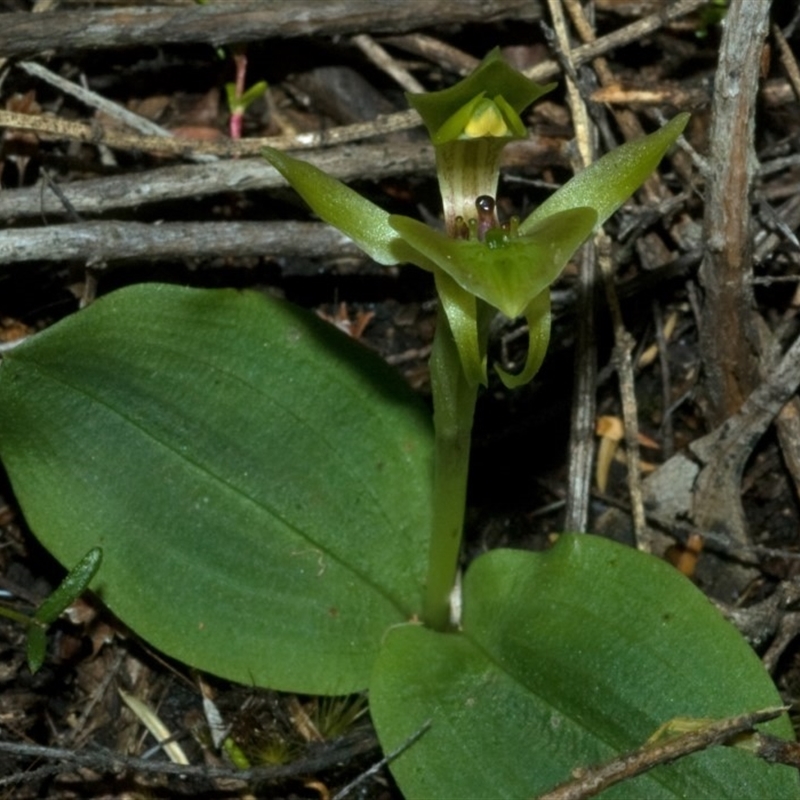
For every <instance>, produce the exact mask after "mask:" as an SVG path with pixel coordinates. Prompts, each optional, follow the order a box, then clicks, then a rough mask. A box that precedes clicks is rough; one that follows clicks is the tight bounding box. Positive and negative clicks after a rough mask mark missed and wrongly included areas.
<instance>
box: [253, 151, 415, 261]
mask: <svg viewBox="0 0 800 800" xmlns="http://www.w3.org/2000/svg"><path fill="white" fill-rule="evenodd" d="M261 154H262V155H263V156H264V158H265V159H266V160H267V161H268V162H269V163H270V164H271V165H272V166H273V167H274V168H275V169H276V170H278V172H280V174H281V175H283V177H284V178H286V180H287V181H288V183H289V185H290V186H291V187H292V188H293V189H294V190H295V191H296V192H297V193H298V194H299V195H300V197H302V198H303V200H305V202H306V203H307V204H308V206H309V208H311V210H312V211H313V212H314V213H315V214H316V215H317V216H319V217H320V218H321V219H323V220H324V221H325V222H327V223H328V224H329V225H333V227H334V228H337V229H338V230H340V231H341V232H342V233H344V234H345V235H346V236H349V237H350V238H351V239H352V240H353V241H354V242H355V243H356V244H357V245H358V246H359V247H360V248H361V249H362V250H363V251H364V252H365V253H366V254H367V255H368V256H369V257H370V258H372V259H374V260H375V261H377V262H378V263H379V264H386V265H390V264H401V263H404V262H410V263H412V264H416V265H417V266H418V267H422V268H423V269H430V267H429V266H428V265H427V264H426V262H425V261H424V260H422V261H421V260H420V258H419V255H418V254H416V253H415V251H414V250H412V249H411V248H409V247H408V245H406V244H405V242H403V240H402V239H401V238H400V237H399V236H398V235H397V233H396V231H395V230H394V229H393V228H392V227H391V226H390V225H389V222H388V220H389V214H388V213H387V212H386V211H384V210H383V209H382V208H381V207H380V206H376V205H375V204H374V203H372V202H370V201H369V200H367V198H366V197H362V196H361V195H360V194H359V193H358V192H355V191H353V190H352V189H351V188H350V187H349V186H347V185H346V184H344V183H342V182H341V181H338V180H336V178H332V177H331V176H330V175H327V174H326V173H324V172H323V171H322V170H321V169H317V168H316V167H315V166H313V165H312V164H308V163H306V162H305V161H301V160H300V159H297V158H292V157H291V156H289V155H287V154H286V153H283V152H281V151H280V150H275V149H274V148H272V147H265V148H264V149H263V150H262V151H261Z"/></svg>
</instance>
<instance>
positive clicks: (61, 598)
mask: <svg viewBox="0 0 800 800" xmlns="http://www.w3.org/2000/svg"><path fill="white" fill-rule="evenodd" d="M102 560H103V551H102V550H101V549H100V548H99V547H93V548H92V549H91V550H89V552H88V553H86V555H85V556H84V557H83V558H82V559H81V560H80V561H79V562H78V563H77V564H76V565H75V566H74V567H73V568H72V569H71V570H70V571H69V572H68V573H67V574H66V575H65V576H64V580H62V581H61V583H60V584H59V585H58V588H57V589H56V590H55V591H54V592H53V593H52V594H51V595H49V596H48V597H47V598H45V600H44V601H43V602H42V604H41V605H40V606H39V608H37V609H36V613H35V614H34V615H33V621H34V622H37V623H38V624H39V625H44V626H47V625H52V624H53V623H54V622H55V621H56V620H57V619H58V618H59V617H60V616H61V615H62V614H63V613H64V611H66V610H67V608H69V607H70V606H71V605H72V604H73V603H74V602H75V601H76V600H77V599H78V598H79V597H80V596H81V595H82V594H83V593H84V592H85V591H86V590H87V589H88V588H89V583H90V582H91V580H92V578H94V576H95V575H96V574H97V570H98V569H100V563H101V561H102Z"/></svg>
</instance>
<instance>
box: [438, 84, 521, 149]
mask: <svg viewBox="0 0 800 800" xmlns="http://www.w3.org/2000/svg"><path fill="white" fill-rule="evenodd" d="M485 94H486V93H485V92H481V93H480V94H478V95H475V97H473V98H472V99H471V100H470V101H469V102H468V103H466V105H463V106H461V108H459V109H458V111H456V112H455V114H453V116H452V117H450V118H449V119H448V120H447V122H445V123H444V125H442V126H441V128H439V130H438V131H436V135H435V136H433V137H432V139H433V144H434V145H436V146H440V145H443V144H447V143H448V142H452V141H456V140H459V139H467V140H470V139H483V138H488V139H506V140H510V139H524V138H525V137H526V136H527V135H528V131H527V128H526V127H525V125H524V123H523V122H522V120H521V119H520V117H519V114H518V113H517V112H516V111H514V109H513V108H512V107H511V105H510V104H509V103H508V102H507V101H506V100H505V98H504V97H502V95H498V96H497V97H495V98H494V99H493V100H490V99H489V98H488V97H485Z"/></svg>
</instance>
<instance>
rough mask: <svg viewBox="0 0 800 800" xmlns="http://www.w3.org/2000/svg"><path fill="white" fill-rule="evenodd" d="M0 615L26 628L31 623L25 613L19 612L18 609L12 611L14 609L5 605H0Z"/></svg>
mask: <svg viewBox="0 0 800 800" xmlns="http://www.w3.org/2000/svg"><path fill="white" fill-rule="evenodd" d="M0 617H5V618H6V619H10V620H13V621H14V622H18V623H19V624H20V625H24V626H25V627H26V628H29V627H30V626H31V625H32V624H33V620H32V619H31V618H30V617H29V616H27V615H26V614H21V613H20V612H19V611H14V609H12V608H6V607H5V606H0Z"/></svg>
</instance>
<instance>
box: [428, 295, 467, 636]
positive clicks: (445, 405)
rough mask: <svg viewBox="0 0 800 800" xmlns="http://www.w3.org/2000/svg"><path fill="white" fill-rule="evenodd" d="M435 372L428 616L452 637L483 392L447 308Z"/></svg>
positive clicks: (437, 340) (435, 356)
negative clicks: (462, 354) (468, 369)
mask: <svg viewBox="0 0 800 800" xmlns="http://www.w3.org/2000/svg"><path fill="white" fill-rule="evenodd" d="M430 368H431V387H432V390H433V426H434V437H435V446H434V464H433V528H432V532H431V543H430V550H429V554H428V580H427V585H426V589H425V601H424V606H423V612H422V615H423V620H424V622H425V624H426V625H428V627H430V628H433V629H434V630H438V631H446V630H448V629H449V628H450V593H451V592H452V590H453V586H454V584H455V577H456V570H457V568H458V555H459V550H460V548H461V534H462V531H463V527H464V510H465V507H466V500H467V474H468V469H469V447H470V438H471V433H472V419H473V416H474V413H475V398H476V397H477V394H478V387H477V385H472V384H470V383H469V382H468V381H467V379H466V377H465V375H464V371H463V369H462V367H461V361H460V359H459V357H458V350H457V348H456V343H455V340H454V339H453V334H452V331H451V330H450V325H449V324H448V322H447V316H446V315H445V313H444V311H443V310H442V308H441V305H440V308H439V314H438V321H437V326H436V335H435V337H434V340H433V351H432V353H431V361H430Z"/></svg>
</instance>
